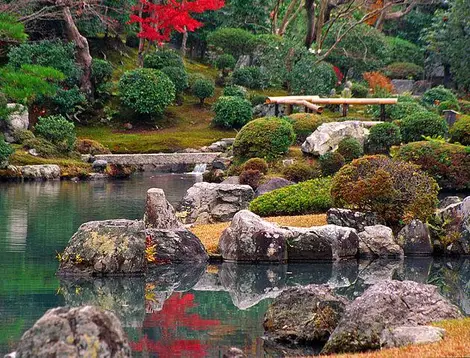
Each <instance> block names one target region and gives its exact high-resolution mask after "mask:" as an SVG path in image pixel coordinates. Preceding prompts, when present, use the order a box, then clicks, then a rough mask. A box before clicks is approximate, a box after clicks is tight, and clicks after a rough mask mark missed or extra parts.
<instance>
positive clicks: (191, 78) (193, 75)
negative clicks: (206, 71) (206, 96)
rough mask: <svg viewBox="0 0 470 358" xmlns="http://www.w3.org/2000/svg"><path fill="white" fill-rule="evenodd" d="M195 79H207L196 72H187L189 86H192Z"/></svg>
mask: <svg viewBox="0 0 470 358" xmlns="http://www.w3.org/2000/svg"><path fill="white" fill-rule="evenodd" d="M197 80H207V77H206V76H204V75H203V74H201V73H198V72H192V73H189V74H188V83H189V88H193V86H194V83H196V81H197Z"/></svg>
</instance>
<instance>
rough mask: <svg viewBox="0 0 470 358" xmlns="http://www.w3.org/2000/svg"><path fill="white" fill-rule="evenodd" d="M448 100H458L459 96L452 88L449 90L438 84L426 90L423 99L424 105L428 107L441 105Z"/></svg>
mask: <svg viewBox="0 0 470 358" xmlns="http://www.w3.org/2000/svg"><path fill="white" fill-rule="evenodd" d="M447 101H451V102H457V97H455V95H454V94H453V93H452V91H451V90H448V89H447V88H445V87H444V86H437V87H434V88H431V89H429V90H427V91H426V92H424V94H423V98H422V99H421V102H422V103H423V105H425V106H428V107H432V106H435V105H439V103H441V102H447Z"/></svg>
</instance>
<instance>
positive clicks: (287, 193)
mask: <svg viewBox="0 0 470 358" xmlns="http://www.w3.org/2000/svg"><path fill="white" fill-rule="evenodd" d="M330 187H331V179H330V178H317V179H313V180H309V181H306V182H303V183H299V184H295V185H289V186H286V187H284V188H281V189H276V190H274V191H271V192H269V193H266V194H263V195H261V196H259V197H257V198H256V199H255V200H253V201H252V202H251V203H250V210H251V211H252V212H254V213H255V214H258V215H261V216H279V215H303V214H310V213H323V212H325V211H327V210H328V209H329V208H331V204H332V203H331V195H330Z"/></svg>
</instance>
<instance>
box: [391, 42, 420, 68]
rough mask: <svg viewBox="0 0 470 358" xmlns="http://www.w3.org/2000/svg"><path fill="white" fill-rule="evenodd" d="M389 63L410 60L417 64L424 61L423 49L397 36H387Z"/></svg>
mask: <svg viewBox="0 0 470 358" xmlns="http://www.w3.org/2000/svg"><path fill="white" fill-rule="evenodd" d="M387 45H388V52H389V56H390V59H389V60H390V63H392V62H411V63H415V64H417V65H420V66H421V65H423V63H424V51H423V50H422V49H421V48H420V47H419V46H417V45H415V44H414V43H412V42H410V41H407V40H403V39H401V38H399V37H387Z"/></svg>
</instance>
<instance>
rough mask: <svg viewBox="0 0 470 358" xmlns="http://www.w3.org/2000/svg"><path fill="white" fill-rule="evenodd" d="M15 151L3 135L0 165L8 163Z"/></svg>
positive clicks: (0, 139) (0, 145)
mask: <svg viewBox="0 0 470 358" xmlns="http://www.w3.org/2000/svg"><path fill="white" fill-rule="evenodd" d="M13 152H14V150H13V148H12V147H11V145H10V144H8V143H7V142H5V140H4V139H3V137H0V167H2V166H4V165H5V164H7V163H8V159H9V158H10V155H12V154H13Z"/></svg>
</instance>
